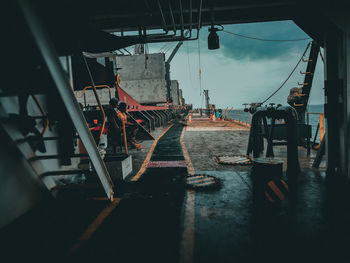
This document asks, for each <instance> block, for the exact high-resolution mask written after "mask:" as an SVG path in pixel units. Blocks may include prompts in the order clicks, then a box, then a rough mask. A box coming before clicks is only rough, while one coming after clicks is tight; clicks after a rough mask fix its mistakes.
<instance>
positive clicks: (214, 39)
mask: <svg viewBox="0 0 350 263" xmlns="http://www.w3.org/2000/svg"><path fill="white" fill-rule="evenodd" d="M208 31H209V35H208V49H211V50H212V49H218V48H220V41H219V36H218V34H217V33H216V32H217V31H221V30H220V29H218V28H216V27H214V10H213V8H211V27H210V28H209V29H208Z"/></svg>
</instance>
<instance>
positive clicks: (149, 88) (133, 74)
mask: <svg viewBox="0 0 350 263" xmlns="http://www.w3.org/2000/svg"><path fill="white" fill-rule="evenodd" d="M135 51H141V50H140V48H137V49H136V48H135ZM117 67H118V68H122V69H121V70H119V74H120V78H121V87H122V88H123V89H124V90H125V91H126V92H127V93H128V94H130V96H132V97H133V98H134V99H135V100H137V101H138V102H140V103H141V104H152V105H154V104H159V103H166V102H167V83H166V80H165V56H164V54H163V53H155V54H139V53H137V54H135V55H131V56H118V57H117Z"/></svg>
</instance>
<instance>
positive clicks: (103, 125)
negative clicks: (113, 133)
mask: <svg viewBox="0 0 350 263" xmlns="http://www.w3.org/2000/svg"><path fill="white" fill-rule="evenodd" d="M96 87H98V88H99V87H102V88H103V87H105V88H108V89H109V90H110V89H111V88H110V87H109V86H108V85H96V86H95V85H93V86H86V87H85V88H84V89H83V94H84V93H85V91H86V90H87V89H92V91H93V92H94V96H95V98H96V101H97V104H98V107H99V108H100V111H101V114H102V127H101V131H100V135H99V136H98V138H99V139H101V137H102V134H103V130H104V129H105V125H106V114H105V111H104V110H103V107H102V104H101V101H100V98H99V97H98V94H97V90H96Z"/></svg>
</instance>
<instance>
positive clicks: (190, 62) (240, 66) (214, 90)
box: [149, 21, 324, 108]
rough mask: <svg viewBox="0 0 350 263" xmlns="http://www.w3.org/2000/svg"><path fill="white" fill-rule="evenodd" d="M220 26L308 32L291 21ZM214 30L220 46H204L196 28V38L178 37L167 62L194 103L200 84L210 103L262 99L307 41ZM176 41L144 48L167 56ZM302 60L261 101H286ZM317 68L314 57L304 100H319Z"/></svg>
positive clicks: (288, 34) (294, 35)
mask: <svg viewBox="0 0 350 263" xmlns="http://www.w3.org/2000/svg"><path fill="white" fill-rule="evenodd" d="M225 30H226V31H230V32H234V33H238V34H242V35H247V36H252V37H258V38H264V39H299V38H307V37H308V35H307V34H306V33H304V32H303V31H302V30H301V29H300V28H299V27H298V26H297V25H295V23H294V22H293V21H278V22H264V23H249V24H237V25H225ZM218 35H219V37H220V49H217V50H208V46H207V45H208V44H207V39H208V28H207V27H204V28H202V29H201V31H200V39H199V41H197V40H196V41H186V42H184V43H183V45H182V46H181V48H180V49H179V51H178V52H177V54H176V56H175V57H174V59H173V60H172V62H171V68H170V72H171V73H170V77H171V79H176V80H178V81H179V86H180V88H181V89H182V90H183V96H184V98H185V100H186V103H190V104H191V103H192V104H193V106H194V107H195V108H197V107H202V106H204V102H203V96H202V95H201V91H202V90H203V89H208V90H209V97H210V103H213V104H215V105H216V108H226V107H235V108H242V107H243V106H242V104H243V103H252V102H261V101H263V100H264V99H265V98H267V97H268V96H269V95H270V94H271V93H272V92H274V91H275V90H276V89H277V88H278V87H279V86H280V85H281V84H282V83H283V81H284V80H285V79H286V78H287V76H288V75H289V73H290V72H291V71H292V69H293V68H294V66H295V65H296V63H297V62H298V60H299V59H300V57H301V55H302V53H303V52H304V50H305V48H306V45H307V43H308V42H309V41H310V40H303V41H297V42H266V41H257V40H251V39H246V38H241V37H237V36H233V35H230V34H227V33H225V32H218ZM176 44H177V43H176V42H174V43H169V44H164V43H157V44H149V51H150V53H153V52H159V51H160V50H161V51H166V56H169V55H170V53H171V51H172V50H173V47H175V45H176ZM198 46H199V47H200V56H199V51H198ZM322 51H323V50H322ZM199 57H200V65H201V73H202V74H201V77H202V81H201V87H200V84H199ZM307 57H308V52H307V54H306V57H305V58H306V59H307ZM306 64H307V63H305V62H302V63H300V65H299V67H298V68H297V70H296V71H295V73H294V74H293V76H292V77H291V78H290V80H289V81H288V82H287V83H286V85H285V86H284V87H283V88H282V89H281V90H280V91H279V92H278V93H277V94H276V95H275V96H274V97H272V98H271V99H270V100H269V101H268V102H267V103H270V102H273V103H276V104H277V103H281V104H283V105H286V104H287V102H286V101H287V96H288V94H289V90H290V89H291V88H293V87H297V86H298V85H297V83H298V82H300V83H302V82H303V80H304V75H301V74H300V71H305V69H306ZM323 74H324V68H323V63H322V61H321V59H320V57H319V59H318V63H317V66H316V71H315V75H314V82H313V87H312V90H311V95H310V100H309V104H323V103H324V92H323V88H324V82H323Z"/></svg>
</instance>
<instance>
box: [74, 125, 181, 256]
mask: <svg viewBox="0 0 350 263" xmlns="http://www.w3.org/2000/svg"><path fill="white" fill-rule="evenodd" d="M173 125H174V124H171V125H170V126H169V127H168V128H167V129H166V130H165V131H164V132H163V133H162V134H161V135H159V136H158V138H157V139H155V140H154V142H153V144H152V146H151V148H150V149H149V151H148V153H147V156H146V158H145V160H144V162H143V164H142V166H141V168H140V170H139V171H138V172H137V174H136V175H135V176H134V177H133V178H132V179H131V181H137V180H138V179H139V178H140V177H141V175H142V174H143V173H144V172H145V170H146V168H147V166H148V163H149V161H150V159H151V156H152V154H153V151H154V149H155V148H156V146H157V143H158V141H159V139H160V138H161V137H163V135H164V134H166V133H167V132H168V131H169V130H170V128H171V127H173ZM101 200H104V199H101ZM120 201H121V199H120V198H115V199H114V200H113V202H112V203H110V204H109V205H108V206H107V207H106V208H104V209H103V210H102V211H101V212H100V213H99V214H98V215H97V217H96V218H95V220H94V221H93V222H92V223H91V224H90V225H89V226H88V228H87V229H86V230H85V231H84V233H83V234H82V235H81V236H80V237H79V239H78V241H77V242H76V243H75V244H74V245H73V246H72V247H71V249H70V250H69V252H68V255H72V254H74V253H75V252H76V251H77V250H79V249H80V248H81V247H82V246H83V244H84V243H86V241H88V240H89V239H90V237H91V236H92V235H93V234H94V233H95V232H96V230H97V229H98V228H99V227H100V225H101V224H102V223H103V221H104V220H105V219H106V218H107V217H108V216H109V214H110V213H111V212H112V211H113V210H114V209H115V208H116V207H117V205H118V204H119V202H120Z"/></svg>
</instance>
